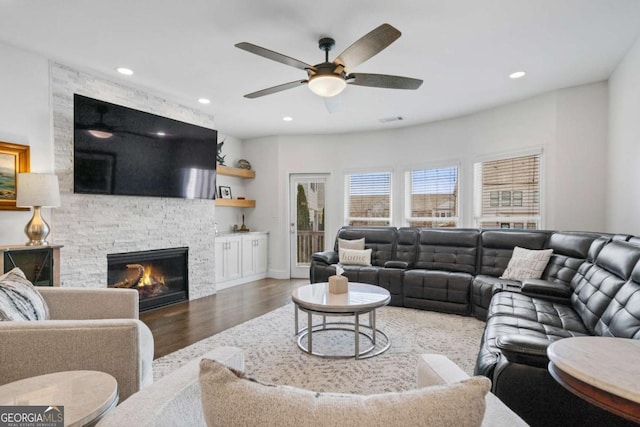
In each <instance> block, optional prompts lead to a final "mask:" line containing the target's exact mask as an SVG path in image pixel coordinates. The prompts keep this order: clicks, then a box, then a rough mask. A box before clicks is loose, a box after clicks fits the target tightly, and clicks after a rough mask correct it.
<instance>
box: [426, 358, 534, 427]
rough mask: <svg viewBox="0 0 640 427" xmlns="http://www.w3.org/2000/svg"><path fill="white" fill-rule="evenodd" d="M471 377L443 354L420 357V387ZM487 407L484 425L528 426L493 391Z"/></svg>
mask: <svg viewBox="0 0 640 427" xmlns="http://www.w3.org/2000/svg"><path fill="white" fill-rule="evenodd" d="M467 378H469V375H467V374H466V373H465V372H464V371H463V370H462V369H460V367H459V366H458V365H456V364H455V363H453V362H452V361H451V360H450V359H449V358H447V357H446V356H443V355H441V354H421V355H420V356H419V358H418V375H417V382H418V387H429V386H434V385H445V384H452V383H455V382H459V381H463V380H465V379H467ZM485 402H486V409H485V412H484V418H483V419H482V425H483V426H487V427H489V426H491V427H514V426H526V425H527V423H525V422H524V421H523V420H522V418H520V417H519V416H518V415H517V414H516V413H515V412H513V411H512V410H511V409H509V407H508V406H507V405H505V404H504V403H503V402H502V401H501V400H500V399H498V398H497V397H496V396H495V395H494V394H493V393H487V394H486V396H485Z"/></svg>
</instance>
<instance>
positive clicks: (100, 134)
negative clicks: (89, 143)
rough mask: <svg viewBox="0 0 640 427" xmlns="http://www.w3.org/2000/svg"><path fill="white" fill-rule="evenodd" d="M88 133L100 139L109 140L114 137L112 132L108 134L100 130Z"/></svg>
mask: <svg viewBox="0 0 640 427" xmlns="http://www.w3.org/2000/svg"><path fill="white" fill-rule="evenodd" d="M87 132H89V134H90V135H91V136H93V137H95V138H98V139H107V138H111V137H112V136H113V133H111V132H107V131H104V130H98V129H90V130H88V131H87Z"/></svg>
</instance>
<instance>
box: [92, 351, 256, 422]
mask: <svg viewBox="0 0 640 427" xmlns="http://www.w3.org/2000/svg"><path fill="white" fill-rule="evenodd" d="M203 358H207V359H213V360H216V361H218V362H221V363H224V364H225V365H227V366H229V367H231V368H233V369H236V370H238V371H244V353H243V352H242V350H241V349H239V348H235V347H218V348H215V349H214V350H212V351H210V352H208V353H205V354H203V355H202V356H200V357H196V358H195V359H194V360H191V361H189V362H188V363H187V364H186V365H184V366H182V367H180V368H178V369H176V370H175V371H173V372H171V373H169V374H167V375H166V376H164V377H162V378H160V379H159V380H158V381H156V382H155V383H154V384H153V385H152V386H151V387H147V388H145V389H143V390H140V391H139V392H138V393H136V394H135V395H133V396H132V397H131V398H130V399H128V400H127V401H126V402H122V403H121V404H120V405H118V406H117V407H116V408H115V409H114V410H112V411H110V412H108V413H107V415H106V416H105V417H104V418H103V419H102V420H101V421H100V422H99V423H98V426H100V427H122V426H136V427H152V426H160V425H162V426H179V425H189V426H203V427H206V423H205V421H204V416H203V414H202V403H201V400H200V383H199V381H198V379H199V374H200V360H201V359H203Z"/></svg>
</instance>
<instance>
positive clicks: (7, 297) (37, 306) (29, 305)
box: [0, 268, 49, 321]
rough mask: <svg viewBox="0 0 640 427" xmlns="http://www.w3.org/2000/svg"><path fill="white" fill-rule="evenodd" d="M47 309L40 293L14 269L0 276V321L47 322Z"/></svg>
mask: <svg viewBox="0 0 640 427" xmlns="http://www.w3.org/2000/svg"><path fill="white" fill-rule="evenodd" d="M48 318H49V308H48V307H47V303H46V302H45V300H44V298H42V295H40V292H38V290H37V289H36V287H35V286H33V285H32V284H31V282H30V281H29V280H27V278H26V277H25V275H24V273H23V272H22V270H20V269H19V268H14V269H13V270H11V271H9V272H8V273H5V274H3V275H2V276H0V320H17V321H25V320H47V319H48Z"/></svg>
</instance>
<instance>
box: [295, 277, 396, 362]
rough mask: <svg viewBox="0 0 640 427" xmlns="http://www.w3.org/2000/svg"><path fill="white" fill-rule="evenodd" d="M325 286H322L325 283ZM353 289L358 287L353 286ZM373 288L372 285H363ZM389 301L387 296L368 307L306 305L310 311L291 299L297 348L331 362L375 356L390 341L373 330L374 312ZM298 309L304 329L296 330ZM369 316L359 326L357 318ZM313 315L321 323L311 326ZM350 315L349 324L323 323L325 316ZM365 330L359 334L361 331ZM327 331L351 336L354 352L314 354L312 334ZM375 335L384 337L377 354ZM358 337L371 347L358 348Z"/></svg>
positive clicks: (302, 302)
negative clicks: (304, 317)
mask: <svg viewBox="0 0 640 427" xmlns="http://www.w3.org/2000/svg"><path fill="white" fill-rule="evenodd" d="M317 285H321V284H317V283H316V284H313V285H309V286H317ZM325 285H326V284H325ZM356 285H357V286H360V285H362V284H360V283H357V284H356ZM367 286H374V285H367ZM390 300H391V296H388V298H386V299H383V300H381V301H380V302H377V303H374V304H369V305H365V306H361V307H358V306H357V305H355V306H353V305H349V304H345V305H331V306H326V308H322V309H320V308H318V306H317V304H315V305H314V304H309V305H313V306H314V307H315V308H310V307H308V306H305V302H304V301H301V300H296V299H295V298H293V302H294V310H295V316H294V317H295V335H296V336H298V347H299V348H300V349H301V350H302V351H304V352H306V353H308V354H312V355H314V356H318V357H324V358H334V359H347V358H352V357H353V358H355V359H368V358H370V357H374V356H378V355H380V354H382V353H384V352H385V351H387V350H388V349H389V347H391V340H390V339H389V337H388V336H387V334H386V333H384V332H383V331H381V330H380V329H378V328H377V327H376V309H377V308H380V307H383V306H385V305H387V304H389V301H390ZM298 310H300V311H303V312H305V313H307V326H306V327H304V328H300V329H299V328H298V326H299V324H298ZM367 313H368V314H369V324H368V325H367V324H361V323H360V315H362V314H367ZM313 315H317V316H322V323H319V324H316V325H314V324H313ZM346 316H353V317H354V321H353V322H327V317H346ZM363 328H364V329H365V331H363V330H362V329H363ZM327 331H347V332H353V333H354V352H353V354H347V355H332V354H324V353H320V352H317V351H313V334H314V333H318V332H327ZM378 335H380V336H381V337H382V338H384V340H385V341H384V342H385V344H384V346H382V348H380V349H379V350H377V351H374V350H375V348H376V345H377V342H378ZM360 336H364V337H365V338H367V339H368V340H369V342H370V343H371V345H370V346H369V347H367V348H364V349H362V350H361V349H360ZM304 337H308V338H307V345H306V346H305V345H304V344H303V342H302V340H303V339H304Z"/></svg>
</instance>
